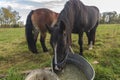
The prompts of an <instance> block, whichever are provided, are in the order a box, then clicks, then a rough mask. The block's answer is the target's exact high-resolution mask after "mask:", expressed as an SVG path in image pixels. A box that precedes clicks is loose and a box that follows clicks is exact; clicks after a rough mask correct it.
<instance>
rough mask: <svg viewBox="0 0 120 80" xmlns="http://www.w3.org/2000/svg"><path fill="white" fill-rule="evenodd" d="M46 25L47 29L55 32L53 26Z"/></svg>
mask: <svg viewBox="0 0 120 80" xmlns="http://www.w3.org/2000/svg"><path fill="white" fill-rule="evenodd" d="M45 26H46V28H47V30H48V32H49V33H52V32H53V28H52V27H50V26H48V25H47V24H46V25H45Z"/></svg>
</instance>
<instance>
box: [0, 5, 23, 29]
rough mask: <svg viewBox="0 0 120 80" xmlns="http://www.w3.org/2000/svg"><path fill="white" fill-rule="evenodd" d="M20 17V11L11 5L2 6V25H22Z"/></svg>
mask: <svg viewBox="0 0 120 80" xmlns="http://www.w3.org/2000/svg"><path fill="white" fill-rule="evenodd" d="M20 18H21V16H20V15H19V12H17V11H15V10H13V9H12V8H11V7H10V6H8V7H7V8H5V7H2V8H0V27H4V28H5V27H22V26H23V22H22V21H19V20H20Z"/></svg>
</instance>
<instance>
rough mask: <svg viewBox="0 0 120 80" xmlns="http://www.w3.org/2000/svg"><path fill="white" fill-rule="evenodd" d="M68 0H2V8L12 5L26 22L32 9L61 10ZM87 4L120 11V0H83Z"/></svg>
mask: <svg viewBox="0 0 120 80" xmlns="http://www.w3.org/2000/svg"><path fill="white" fill-rule="evenodd" d="M66 1H68V0H0V8H1V7H7V6H11V7H12V8H13V9H14V10H16V11H17V12H19V13H20V16H21V17H22V18H21V20H22V21H24V23H25V22H26V17H27V15H28V13H29V12H30V10H34V9H37V8H49V9H51V10H54V11H56V12H60V11H61V10H62V9H63V7H64V4H65V3H66ZM81 1H82V2H83V3H84V4H85V5H94V6H97V7H98V8H99V10H100V12H101V13H102V12H108V11H117V12H118V13H120V0H81Z"/></svg>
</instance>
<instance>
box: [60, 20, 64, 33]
mask: <svg viewBox="0 0 120 80" xmlns="http://www.w3.org/2000/svg"><path fill="white" fill-rule="evenodd" d="M64 31H65V23H64V22H63V21H60V32H61V33H63V32H64Z"/></svg>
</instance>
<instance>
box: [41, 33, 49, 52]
mask: <svg viewBox="0 0 120 80" xmlns="http://www.w3.org/2000/svg"><path fill="white" fill-rule="evenodd" d="M45 38H46V32H44V33H42V32H41V35H40V43H41V45H42V49H43V51H44V52H47V51H48V49H47V47H46V44H45Z"/></svg>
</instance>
